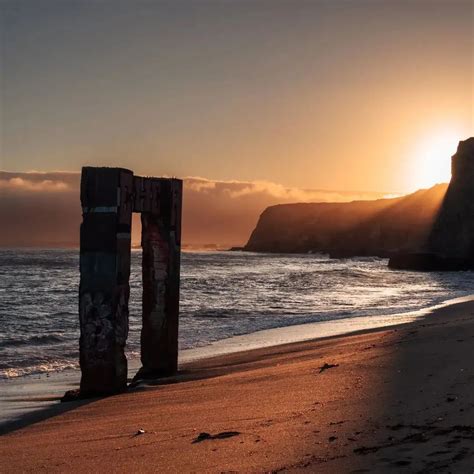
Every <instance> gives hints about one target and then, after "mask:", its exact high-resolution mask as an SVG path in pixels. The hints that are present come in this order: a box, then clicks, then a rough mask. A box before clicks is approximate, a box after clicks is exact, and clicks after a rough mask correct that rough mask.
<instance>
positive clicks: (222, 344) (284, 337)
mask: <svg viewBox="0 0 474 474" xmlns="http://www.w3.org/2000/svg"><path fill="white" fill-rule="evenodd" d="M469 301H474V295H472V296H463V297H460V298H454V299H451V300H447V301H444V302H443V303H440V304H437V305H435V306H430V307H428V308H423V309H420V310H417V311H412V312H409V313H401V314H390V315H381V316H358V317H353V318H344V319H337V320H332V321H319V322H315V323H307V324H298V325H295V326H285V327H280V328H274V329H265V330H262V331H257V332H254V333H251V334H244V335H242V336H234V337H230V338H228V339H222V340H220V341H216V342H214V343H212V344H209V345H207V346H204V347H197V348H194V349H187V350H184V351H181V353H180V355H179V362H180V363H186V362H191V361H195V360H200V359H206V358H209V357H216V356H220V355H225V354H231V353H236V352H242V351H248V350H252V349H260V348H264V347H273V346H279V345H282V344H290V343H294V342H303V341H310V340H317V339H323V338H327V337H334V336H342V335H347V334H350V333H355V332H359V331H367V330H374V329H379V328H385V327H390V326H396V325H398V324H406V323H410V322H413V321H415V320H416V319H418V318H420V317H423V316H426V315H427V314H430V313H432V312H433V311H435V310H438V309H441V308H445V307H447V306H452V305H454V304H459V303H467V302H469Z"/></svg>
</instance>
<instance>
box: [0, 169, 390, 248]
mask: <svg viewBox="0 0 474 474" xmlns="http://www.w3.org/2000/svg"><path fill="white" fill-rule="evenodd" d="M79 185H80V174H79V173H70V172H46V173H42V172H30V173H11V172H7V171H0V219H1V222H2V226H1V227H2V230H1V232H0V246H47V247H55V246H77V245H78V242H79V240H78V239H79V224H80V222H81V207H80V202H79ZM380 197H383V194H382V193H358V192H337V191H321V190H312V189H298V188H288V187H284V186H282V185H280V184H276V183H271V182H266V181H248V182H246V181H213V180H209V179H205V178H198V177H188V178H184V203H183V244H184V245H185V246H186V245H187V246H197V247H199V246H205V245H208V244H216V245H218V246H223V247H225V246H232V245H243V244H244V243H245V242H246V241H247V239H248V237H249V236H250V233H251V231H252V230H253V228H254V227H255V225H256V223H257V220H258V217H259V215H260V214H261V213H262V211H263V210H264V209H265V208H266V207H268V206H271V205H275V204H284V203H290V202H328V201H333V202H336V201H337V202H344V201H352V200H356V199H376V198H380ZM133 242H134V243H135V244H138V243H139V242H140V219H139V216H138V215H137V216H135V217H134V225H133Z"/></svg>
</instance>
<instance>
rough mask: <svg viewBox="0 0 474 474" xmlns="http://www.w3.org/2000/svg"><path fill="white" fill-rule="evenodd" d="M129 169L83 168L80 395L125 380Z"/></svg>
mask: <svg viewBox="0 0 474 474" xmlns="http://www.w3.org/2000/svg"><path fill="white" fill-rule="evenodd" d="M132 192H133V173H132V172H131V171H129V170H126V169H120V168H89V167H85V168H83V170H82V181H81V203H82V210H83V222H82V225H81V237H80V240H81V253H80V272H81V279H80V288H79V318H80V326H81V337H80V342H79V346H80V365H81V371H82V377H81V385H80V393H81V396H83V397H87V396H94V395H104V394H111V393H117V392H120V391H122V390H124V389H125V388H126V386H127V359H126V357H125V354H124V348H125V342H126V339H127V335H128V299H129V294H130V287H129V276H130V239H131V234H130V231H131V219H132V199H131V196H132Z"/></svg>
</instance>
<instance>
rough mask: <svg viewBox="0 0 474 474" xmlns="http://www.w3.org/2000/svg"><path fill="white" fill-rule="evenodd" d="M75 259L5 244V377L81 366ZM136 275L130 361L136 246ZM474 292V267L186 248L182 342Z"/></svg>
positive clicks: (1, 265) (1, 317)
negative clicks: (437, 268)
mask: <svg viewBox="0 0 474 474" xmlns="http://www.w3.org/2000/svg"><path fill="white" fill-rule="evenodd" d="M78 268H79V254H78V251H77V250H38V249H2V250H0V327H1V330H0V379H3V380H7V379H14V378H21V377H24V376H27V375H33V374H45V373H46V374H50V373H52V372H58V371H64V370H66V369H73V368H77V367H78V339H79V322H78V308H77V307H78V301H77V300H78V298H77V296H78V284H79V269H78ZM130 283H131V297H130V333H129V338H128V342H127V356H128V358H129V359H130V360H132V361H133V360H137V359H139V351H140V327H141V252H140V251H132V273H131V279H130ZM473 293H474V278H473V273H472V272H457V273H416V272H402V271H393V270H389V269H388V268H387V260H384V259H378V258H354V259H346V260H331V259H329V258H327V257H326V256H323V255H289V254H255V253H246V252H183V254H182V268H181V302H180V308H181V310H180V336H179V344H180V351H185V350H187V349H193V348H200V347H201V348H203V347H207V346H209V345H210V344H212V343H215V342H216V341H222V340H226V339H227V338H231V337H233V336H239V335H244V334H251V333H255V332H257V331H261V330H266V329H272V328H282V327H288V326H294V325H301V324H307V323H315V322H320V321H336V320H338V321H340V320H349V319H351V318H357V317H360V316H367V317H369V318H371V320H373V322H374V326H376V325H377V323H376V322H377V319H378V318H380V317H381V316H383V317H385V319H387V318H389V319H393V322H396V321H397V318H400V315H403V314H404V313H409V312H413V311H417V310H420V309H423V308H428V307H431V306H434V305H437V304H439V303H442V302H443V301H446V300H451V299H454V298H459V297H463V296H467V295H471V294H473ZM308 327H309V326H308ZM262 334H264V333H262Z"/></svg>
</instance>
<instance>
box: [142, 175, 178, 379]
mask: <svg viewBox="0 0 474 474" xmlns="http://www.w3.org/2000/svg"><path fill="white" fill-rule="evenodd" d="M135 196H136V198H137V200H136V203H135V209H136V210H137V211H140V212H141V213H142V214H141V220H142V249H143V253H142V276H143V300H142V308H143V326H142V332H141V362H142V365H143V366H142V368H141V369H140V371H139V372H138V374H137V376H136V377H135V378H136V379H140V378H155V377H163V376H168V375H172V374H174V373H176V371H177V369H178V316H179V282H180V253H181V207H182V181H181V180H178V179H164V178H135Z"/></svg>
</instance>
